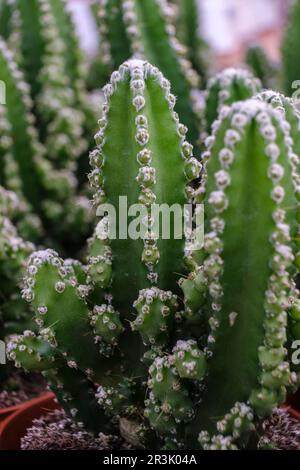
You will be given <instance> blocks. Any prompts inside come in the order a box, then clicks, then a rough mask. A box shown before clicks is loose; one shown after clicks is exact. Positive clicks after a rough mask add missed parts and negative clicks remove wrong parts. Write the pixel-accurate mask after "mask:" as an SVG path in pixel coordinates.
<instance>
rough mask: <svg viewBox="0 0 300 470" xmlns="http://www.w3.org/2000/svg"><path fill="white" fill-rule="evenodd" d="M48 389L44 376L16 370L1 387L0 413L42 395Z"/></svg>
mask: <svg viewBox="0 0 300 470" xmlns="http://www.w3.org/2000/svg"><path fill="white" fill-rule="evenodd" d="M46 389H47V383H46V381H45V379H44V378H43V376H42V375H40V374H32V373H30V374H26V373H25V372H23V371H21V370H19V369H14V370H13V371H12V373H11V374H10V375H9V377H8V378H7V380H6V381H5V382H4V383H3V384H1V386H0V413H1V411H2V412H4V411H5V409H7V408H11V407H16V406H18V405H20V404H22V403H24V402H26V401H27V400H31V399H32V398H34V397H37V396H39V395H41V393H43V392H45V391H46Z"/></svg>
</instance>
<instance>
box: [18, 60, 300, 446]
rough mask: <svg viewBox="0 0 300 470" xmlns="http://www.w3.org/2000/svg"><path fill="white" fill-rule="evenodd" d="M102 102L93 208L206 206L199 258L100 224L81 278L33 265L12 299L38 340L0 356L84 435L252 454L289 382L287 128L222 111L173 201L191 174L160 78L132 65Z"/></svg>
mask: <svg viewBox="0 0 300 470" xmlns="http://www.w3.org/2000/svg"><path fill="white" fill-rule="evenodd" d="M104 92H105V96H106V100H107V101H106V102H105V103H104V106H103V118H102V119H101V120H100V122H99V125H100V130H99V132H98V133H97V134H96V136H95V139H96V143H97V148H96V150H95V151H94V152H92V154H91V165H92V172H91V174H90V182H91V184H92V185H93V186H94V187H95V196H94V201H95V204H96V205H97V206H99V205H100V206H101V203H102V202H103V201H104V200H106V201H107V202H109V203H110V204H113V206H114V207H116V208H118V207H119V206H118V205H119V196H121V195H123V196H127V198H128V204H129V205H131V204H134V203H137V202H141V203H143V204H144V205H146V207H148V208H149V207H150V206H151V204H153V202H154V201H155V200H156V202H158V203H160V204H161V203H166V204H168V205H172V204H174V203H178V204H179V205H180V206H181V207H182V206H183V204H184V203H185V201H186V197H189V198H191V199H193V200H194V202H195V203H199V202H201V201H202V200H203V198H204V197H206V200H207V207H206V225H207V227H206V229H207V230H206V231H207V233H206V235H205V241H204V249H203V250H200V251H198V250H197V251H190V250H189V249H188V246H187V245H186V243H185V241H184V240H181V239H180V240H176V239H175V238H172V237H171V239H170V240H164V239H162V237H161V236H158V237H157V236H154V235H155V234H154V235H153V234H151V232H150V231H149V229H148V230H146V232H145V234H146V236H145V237H144V240H132V239H122V237H117V238H113V239H110V237H109V230H110V229H111V226H110V225H109V223H108V222H109V221H108V220H107V218H106V217H105V216H104V218H102V219H101V220H100V222H99V224H98V225H97V228H96V230H95V234H94V237H93V238H92V239H91V240H90V241H89V246H88V256H87V262H86V265H82V264H81V263H80V262H76V261H71V260H66V261H64V260H63V259H61V258H60V257H59V256H58V254H57V253H56V252H54V251H52V250H49V249H48V250H44V251H38V252H35V253H33V254H32V255H31V256H30V257H29V259H28V262H27V271H26V276H25V279H24V289H23V297H24V298H25V299H26V300H28V301H29V302H31V303H32V306H33V308H34V310H35V320H36V323H37V325H38V334H37V335H34V333H32V332H30V331H27V332H25V333H24V335H21V336H19V337H14V338H13V339H12V341H11V343H10V345H9V357H10V358H11V359H12V360H15V361H16V364H17V365H18V366H21V365H23V367H25V369H27V370H31V369H33V370H34V369H37V370H39V371H44V374H45V376H46V377H47V379H48V380H49V382H50V384H51V386H52V388H53V389H54V390H55V391H56V393H57V396H58V398H59V400H60V401H61V402H62V403H63V404H64V406H65V408H67V409H69V412H70V413H71V415H72V416H73V417H74V418H75V419H77V420H78V421H80V422H83V423H84V425H85V426H86V427H87V428H89V429H91V430H93V431H95V432H97V431H99V430H107V429H111V426H116V425H117V426H119V428H120V431H121V432H122V434H123V435H126V436H127V438H129V439H130V440H131V442H133V441H134V442H136V443H137V444H136V445H147V446H148V447H149V446H151V447H152V448H167V449H174V448H181V447H186V446H188V447H189V448H197V447H202V448H205V449H210V448H222V449H236V448H237V447H240V448H245V447H247V446H250V443H251V440H249V434H250V435H251V432H253V431H254V430H255V429H257V430H259V423H260V420H261V418H263V417H265V416H266V415H267V414H269V413H271V411H272V409H273V408H274V407H275V406H277V405H278V404H279V403H281V402H282V401H283V400H284V397H285V387H286V386H288V385H291V384H292V383H293V382H294V381H295V380H296V377H295V374H293V373H291V372H290V368H289V363H288V361H287V359H286V356H287V351H286V349H285V343H286V327H287V310H288V308H289V307H290V303H291V301H292V300H293V299H294V296H295V291H294V283H293V278H294V275H295V273H296V272H297V271H296V268H295V269H292V263H293V261H294V259H295V258H294V254H293V253H296V251H297V248H296V246H295V245H296V244H297V243H296V242H297V237H296V240H295V235H296V234H297V233H298V224H297V220H296V213H297V194H298V187H299V175H298V171H297V162H296V161H295V158H294V152H293V149H292V145H293V141H292V137H291V134H290V127H289V126H288V124H287V122H286V120H285V118H284V116H283V115H282V113H281V112H280V111H279V110H276V109H274V108H273V107H272V106H271V105H270V104H268V103H264V102H263V101H260V100H258V99H251V100H247V101H244V102H239V103H234V104H233V105H232V106H231V107H225V108H223V109H222V110H221V112H220V115H219V118H218V120H217V122H216V123H215V125H214V126H213V135H212V136H211V138H210V139H209V140H208V141H207V146H208V149H207V153H206V154H205V160H204V163H205V171H204V176H203V178H202V182H201V185H200V187H199V188H197V189H193V188H194V187H195V184H192V185H191V184H190V183H188V187H187V190H186V191H185V185H186V182H185V179H186V178H188V180H193V178H195V177H197V176H198V174H199V171H200V170H201V166H200V164H199V163H198V161H197V160H196V159H194V158H193V157H192V154H191V152H192V149H191V146H190V145H189V144H188V143H187V142H186V141H185V134H186V131H187V130H186V128H185V127H184V126H182V125H180V124H179V121H178V117H177V115H176V114H175V113H174V111H173V107H174V104H175V99H174V97H173V95H172V94H171V93H170V85H169V83H168V81H167V80H166V79H164V77H163V76H162V74H161V73H160V72H159V70H158V69H157V68H156V67H153V66H151V65H150V64H149V63H147V62H143V61H141V60H136V59H135V60H131V61H129V62H126V63H124V64H123V65H122V66H121V67H120V68H119V70H118V71H116V72H114V73H113V74H112V77H111V81H110V84H109V85H108V86H106V87H105V90H104ZM161 129H164V133H162V132H161ZM182 157H183V158H182ZM125 159H126V160H125ZM125 168H126V170H127V171H126V174H125V171H124V169H125ZM170 168H172V171H170ZM185 194H187V196H185ZM205 194H207V196H205ZM286 208H289V210H286ZM103 215H104V214H103ZM118 215H119V214H118ZM145 221H147V217H146V219H145ZM148 223H149V222H148ZM184 258H185V261H186V267H185V266H184V264H183V259H184ZM177 281H178V282H177ZM128 287H130V288H128ZM79 345H80V347H79ZM99 383H101V386H98V388H97V385H96V384H99ZM216 417H217V419H216Z"/></svg>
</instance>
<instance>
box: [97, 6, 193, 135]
mask: <svg viewBox="0 0 300 470" xmlns="http://www.w3.org/2000/svg"><path fill="white" fill-rule="evenodd" d="M172 10H173V7H172V5H170V4H167V2H166V1H164V0H143V1H136V0H129V1H128V0H126V1H124V0H100V1H99V18H100V34H101V37H102V42H101V44H102V56H103V59H104V60H106V63H108V64H109V65H110V67H111V71H113V70H115V69H117V68H118V67H119V66H120V65H121V64H122V63H123V62H124V61H125V60H127V59H129V58H130V57H132V56H134V57H137V58H143V59H146V60H148V61H149V62H150V63H152V64H153V65H155V66H157V67H158V68H159V69H160V70H161V72H162V73H163V74H164V75H165V77H166V78H167V79H168V80H170V82H171V83H172V87H173V92H174V94H175V95H176V96H177V97H178V100H177V104H176V111H177V112H178V114H179V116H180V119H181V120H182V122H183V124H185V125H186V126H187V127H188V129H189V136H188V137H189V139H190V140H191V141H192V142H193V143H195V142H196V141H197V140H198V126H197V118H196V115H195V113H194V111H193V101H194V99H193V96H192V95H193V93H192V90H193V89H195V88H196V87H197V84H198V77H197V74H196V73H195V72H194V71H193V70H192V68H191V64H190V62H189V61H188V60H187V59H186V57H185V48H184V47H183V46H182V45H181V44H179V42H178V41H177V39H176V37H175V28H174V26H173V25H172V24H171V22H170V20H169V17H170V15H171V16H173V11H172Z"/></svg>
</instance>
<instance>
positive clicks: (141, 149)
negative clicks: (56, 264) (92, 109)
mask: <svg viewBox="0 0 300 470" xmlns="http://www.w3.org/2000/svg"><path fill="white" fill-rule="evenodd" d="M104 93H105V96H106V99H107V102H106V103H105V104H104V106H103V111H104V113H103V117H102V119H101V120H100V130H99V132H98V133H97V134H96V136H95V138H96V142H97V144H98V147H97V148H96V150H95V151H94V152H92V154H91V164H92V167H93V168H94V169H93V171H92V172H91V174H90V182H91V184H92V185H93V186H94V187H95V188H96V190H97V191H96V193H95V198H94V199H95V203H96V205H97V204H98V201H100V203H102V201H103V198H105V201H106V202H107V203H110V204H112V205H113V206H114V207H115V208H116V210H117V220H118V219H119V212H118V208H119V196H126V197H127V204H128V207H129V206H131V205H132V204H138V203H142V204H144V205H145V206H151V204H153V203H156V204H158V205H161V204H167V205H168V207H172V206H173V204H179V205H180V207H182V206H183V205H184V204H185V203H186V202H187V199H186V195H185V187H186V184H187V179H194V178H196V177H197V176H198V175H199V172H200V170H201V164H200V163H198V162H197V160H196V159H195V158H193V157H192V146H191V145H190V144H188V142H186V140H185V135H186V132H187V129H186V127H185V126H183V125H181V124H179V121H178V117H177V115H176V114H175V113H174V111H173V108H174V105H175V97H174V95H172V94H171V91H170V84H169V82H168V81H167V80H166V79H165V78H164V77H163V76H162V74H161V73H160V72H159V70H158V69H156V68H155V67H152V66H151V65H149V64H148V63H146V62H142V61H139V60H133V61H131V62H127V63H125V64H124V65H122V66H121V67H120V69H119V71H118V72H114V73H113V74H112V77H111V82H110V84H109V85H107V87H105V89H104ZM158 116H159V118H158ZM162 128H163V129H165V132H164V133H162V132H161V129H162ZM116 129H118V136H117V137H116V133H115V132H116ZM167 129H168V131H166V130H167ZM116 155H118V158H116ZM125 159H126V161H127V162H128V166H127V174H126V175H124V178H122V177H120V176H121V175H122V174H123V168H124V166H123V165H124V161H125ZM170 168H172V171H170ZM186 175H188V176H186ZM129 181H131V183H130V184H129V183H128V182H129ZM116 187H117V188H118V190H117V191H116V190H115V188H116ZM149 209H150V207H149ZM149 214H150V212H149ZM118 229H119V227H117V230H118ZM147 230H148V228H147ZM172 230H173V226H171V234H172ZM103 231H104V228H103V221H102V222H101V223H100V224H99V226H98V238H100V239H101V237H103ZM145 235H146V237H144V238H145V239H144V241H143V240H132V239H129V238H127V239H125V240H123V239H117V240H111V242H110V248H111V250H112V253H113V261H112V269H113V276H112V280H111V286H110V292H111V293H112V295H113V297H114V301H115V305H116V306H117V308H118V310H120V312H121V314H122V312H124V311H125V312H127V313H126V316H127V318H128V310H129V309H130V307H131V305H132V303H133V301H134V300H135V299H136V298H137V297H138V293H139V291H140V290H141V289H143V288H145V287H146V286H147V285H148V286H149V287H151V285H153V284H154V285H156V286H157V287H158V288H159V289H161V290H174V288H175V291H176V280H177V279H178V274H176V273H183V272H184V269H185V268H184V263H183V257H184V241H183V240H182V239H178V240H176V239H175V238H174V237H173V234H172V235H171V239H170V240H164V239H163V238H162V237H161V236H159V237H158V240H155V234H154V239H152V238H153V235H151V233H145ZM156 235H157V234H156ZM95 236H96V237H97V230H96V234H95ZM104 237H105V233H104ZM99 243H100V242H99ZM103 243H104V244H105V240H104V241H103ZM128 282H130V285H131V286H132V287H131V290H130V292H128Z"/></svg>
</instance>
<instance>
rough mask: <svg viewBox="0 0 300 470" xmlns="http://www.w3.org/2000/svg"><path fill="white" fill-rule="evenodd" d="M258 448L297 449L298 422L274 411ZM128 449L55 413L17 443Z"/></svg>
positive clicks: (32, 446)
mask: <svg viewBox="0 0 300 470" xmlns="http://www.w3.org/2000/svg"><path fill="white" fill-rule="evenodd" d="M263 429H264V434H263V436H262V438H261V440H260V447H261V448H272V449H274V450H299V449H300V421H299V420H298V419H295V418H293V417H292V416H291V415H290V414H289V413H288V411H287V410H286V409H278V410H276V411H275V412H274V414H273V415H272V416H271V418H269V419H268V420H266V421H265V422H264V425H263ZM129 448H131V447H130V446H129V445H128V444H127V443H125V442H124V441H123V440H122V439H120V438H118V437H115V436H107V435H104V434H99V436H98V437H97V438H95V437H94V436H93V435H91V434H90V433H88V432H86V431H84V430H83V429H82V428H80V427H79V426H78V425H76V424H74V422H73V421H72V420H71V419H69V418H68V417H67V416H66V414H65V412H64V411H62V410H56V411H54V412H52V413H50V414H48V415H47V416H43V417H41V418H40V419H36V420H34V421H33V425H32V426H31V427H30V428H28V430H27V433H26V435H25V436H24V437H23V438H22V439H21V449H22V450H114V449H115V450H117V449H129Z"/></svg>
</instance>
